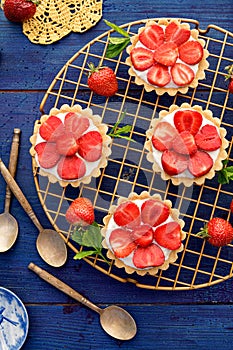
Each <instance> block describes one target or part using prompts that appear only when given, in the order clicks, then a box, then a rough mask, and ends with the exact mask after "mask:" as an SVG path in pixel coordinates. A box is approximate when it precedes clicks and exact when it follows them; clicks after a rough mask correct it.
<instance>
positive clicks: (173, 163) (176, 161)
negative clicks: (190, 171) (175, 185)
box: [161, 150, 189, 176]
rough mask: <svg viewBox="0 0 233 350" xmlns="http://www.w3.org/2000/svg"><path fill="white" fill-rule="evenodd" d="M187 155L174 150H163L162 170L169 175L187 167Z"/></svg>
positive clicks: (176, 173) (180, 171) (178, 172)
mask: <svg viewBox="0 0 233 350" xmlns="http://www.w3.org/2000/svg"><path fill="white" fill-rule="evenodd" d="M188 159H189V157H187V156H185V155H183V154H179V153H176V152H175V151H169V150H167V151H164V152H163V154H162V158H161V161H162V166H163V169H164V171H165V172H166V173H167V174H168V175H170V176H173V175H178V174H180V173H182V172H183V171H185V170H186V169H187V167H188Z"/></svg>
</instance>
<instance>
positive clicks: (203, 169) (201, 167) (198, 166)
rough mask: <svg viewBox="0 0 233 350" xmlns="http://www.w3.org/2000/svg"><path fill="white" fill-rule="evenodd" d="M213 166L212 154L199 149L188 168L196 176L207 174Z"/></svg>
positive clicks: (191, 158)
mask: <svg viewBox="0 0 233 350" xmlns="http://www.w3.org/2000/svg"><path fill="white" fill-rule="evenodd" d="M212 166H213V160H212V158H211V157H210V155H209V154H208V153H206V152H204V151H197V152H196V153H194V154H193V155H192V156H191V157H190V160H189V165H188V170H189V171H190V173H191V174H192V175H193V176H195V177H200V176H203V175H205V174H207V173H208V172H209V171H210V169H211V168H212Z"/></svg>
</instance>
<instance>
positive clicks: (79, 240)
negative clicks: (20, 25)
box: [72, 229, 83, 245]
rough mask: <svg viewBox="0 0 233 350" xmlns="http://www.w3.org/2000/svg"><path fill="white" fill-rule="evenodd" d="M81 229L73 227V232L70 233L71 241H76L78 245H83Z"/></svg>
mask: <svg viewBox="0 0 233 350" xmlns="http://www.w3.org/2000/svg"><path fill="white" fill-rule="evenodd" d="M82 234H83V231H82V230H80V229H75V230H74V232H73V233H72V239H73V241H75V242H77V243H78V244H79V245H83V244H82V242H83V236H82Z"/></svg>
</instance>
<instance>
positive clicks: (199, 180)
mask: <svg viewBox="0 0 233 350" xmlns="http://www.w3.org/2000/svg"><path fill="white" fill-rule="evenodd" d="M182 109H184V110H185V109H191V110H195V111H198V112H199V113H201V114H202V116H203V117H204V118H205V119H206V120H209V121H210V122H212V123H213V124H214V125H215V126H216V127H217V129H218V131H219V135H220V138H221V140H222V145H221V147H220V149H219V154H218V157H217V159H216V160H215V162H214V164H213V166H212V168H211V169H210V171H209V172H208V173H207V174H205V175H203V176H200V177H196V178H195V177H194V178H187V177H182V176H181V175H179V176H176V177H174V176H170V175H168V174H167V173H166V172H165V171H164V170H163V169H161V168H160V166H159V165H158V164H157V163H156V162H155V159H154V156H153V147H152V142H151V138H152V136H153V134H154V129H155V127H156V125H157V124H158V123H160V122H161V121H162V120H163V118H164V117H165V116H167V115H168V114H170V113H172V112H174V111H176V110H177V111H178V110H182ZM220 123H221V121H220V119H219V118H214V117H213V113H212V112H211V111H210V110H207V109H206V110H203V109H202V107H201V106H198V105H196V106H193V107H191V106H190V105H189V104H188V103H183V104H182V105H181V106H180V107H178V106H177V105H171V106H170V108H169V111H165V110H162V111H161V112H160V113H159V118H157V119H153V120H152V122H151V126H150V129H149V130H147V132H146V136H147V138H148V140H147V141H146V142H145V149H146V150H147V151H148V154H147V160H148V161H149V162H150V163H153V166H152V168H153V170H154V172H155V173H161V178H162V179H163V180H165V181H166V180H171V181H172V183H173V185H180V184H181V183H183V184H184V185H185V186H187V187H190V186H192V185H193V183H196V184H197V185H202V184H203V183H204V181H205V179H212V178H213V177H214V176H215V171H219V170H221V169H222V167H223V163H222V161H223V160H224V159H226V158H227V152H226V148H227V147H228V145H229V142H228V141H227V140H226V138H225V136H226V130H225V129H224V128H221V127H220Z"/></svg>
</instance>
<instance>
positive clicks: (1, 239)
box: [0, 128, 21, 253]
mask: <svg viewBox="0 0 233 350" xmlns="http://www.w3.org/2000/svg"><path fill="white" fill-rule="evenodd" d="M20 132H21V131H20V129H18V128H15V129H14V133H13V138H12V143H11V151H10V159H9V173H10V174H11V176H12V177H14V176H15V172H16V167H17V160H18V151H19V136H20ZM10 202H11V190H10V188H9V186H8V185H7V186H6V197H5V209H4V213H2V214H0V253H3V252H6V251H7V250H9V249H10V248H11V247H12V246H13V244H14V243H15V241H16V239H17V237H18V231H19V229H18V223H17V221H16V219H15V218H14V216H13V215H11V214H10V212H9V210H10Z"/></svg>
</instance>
